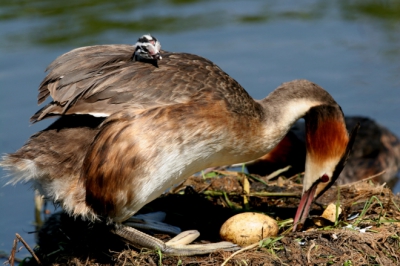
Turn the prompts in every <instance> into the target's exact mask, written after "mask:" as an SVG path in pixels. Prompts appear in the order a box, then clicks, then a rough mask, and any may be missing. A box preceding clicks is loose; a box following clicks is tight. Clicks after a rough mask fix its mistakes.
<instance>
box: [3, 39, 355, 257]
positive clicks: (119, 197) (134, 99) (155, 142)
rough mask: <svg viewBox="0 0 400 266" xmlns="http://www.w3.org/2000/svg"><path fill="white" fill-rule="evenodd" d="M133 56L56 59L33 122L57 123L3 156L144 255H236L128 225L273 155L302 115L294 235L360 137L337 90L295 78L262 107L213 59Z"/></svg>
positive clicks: (93, 51)
mask: <svg viewBox="0 0 400 266" xmlns="http://www.w3.org/2000/svg"><path fill="white" fill-rule="evenodd" d="M134 52H135V47H134V46H131V45H100V46H90V47H83V48H79V49H75V50H73V51H70V52H68V53H66V54H64V55H62V56H60V57H58V58H57V59H56V60H55V61H54V62H53V63H51V65H50V66H49V67H48V74H47V76H46V77H45V79H44V80H43V82H42V83H41V85H40V87H39V96H38V102H39V103H41V102H43V101H44V100H45V99H46V98H47V97H48V96H49V95H51V97H52V98H53V101H52V102H50V103H49V104H47V105H46V106H45V107H43V108H42V109H40V110H39V111H38V112H37V113H36V114H34V115H33V116H32V118H31V121H32V122H37V121H40V120H42V119H45V118H47V117H53V116H59V118H58V120H56V121H55V122H54V123H53V124H51V125H50V126H49V127H48V128H46V129H44V130H42V131H40V132H38V133H36V134H35V135H33V136H31V137H30V139H29V140H28V142H27V143H26V144H25V145H24V146H22V147H21V148H20V149H19V150H18V151H17V152H15V153H12V154H8V155H6V156H4V157H3V161H1V166H2V167H4V168H6V169H8V170H9V171H11V172H12V173H13V175H14V178H13V179H12V180H11V181H10V182H11V183H15V182H18V181H33V183H34V185H35V187H37V188H38V189H39V191H40V192H41V193H42V194H43V195H45V196H46V197H47V198H49V199H52V200H53V201H55V202H56V203H58V204H59V205H61V206H62V208H63V209H64V210H65V211H66V212H67V213H68V214H69V215H71V216H79V217H82V218H83V219H86V220H90V221H94V222H95V221H98V222H105V223H108V224H109V225H110V226H111V227H112V231H113V232H114V233H115V234H117V235H119V236H121V237H123V238H124V239H126V240H127V241H128V242H129V243H131V244H132V245H134V246H136V247H141V248H149V249H158V250H160V251H161V252H163V253H168V254H174V255H193V254H204V253H209V252H213V251H216V250H219V249H222V250H227V251H230V250H236V249H238V247H237V246H236V245H234V244H232V243H229V242H219V243H212V244H204V245H203V244H202V245H189V243H190V242H191V241H193V240H194V237H191V233H189V234H187V233H186V235H185V232H183V233H182V234H183V235H178V238H174V239H173V240H172V241H169V242H166V243H164V242H163V241H161V240H159V239H156V238H154V237H152V236H150V235H147V234H145V233H143V232H141V231H139V230H137V229H134V228H131V227H129V226H127V225H124V221H126V220H127V219H129V218H130V217H131V216H132V215H134V214H135V213H137V212H138V211H139V210H140V209H141V208H142V207H143V206H144V205H145V204H147V203H148V202H150V201H152V200H154V199H155V198H157V197H158V196H160V195H161V194H162V193H163V192H164V191H166V190H167V189H168V188H170V187H171V186H173V185H174V184H176V183H178V182H181V181H182V180H184V179H186V178H187V177H189V176H191V175H192V174H194V173H196V172H199V171H201V170H203V169H206V168H208V167H214V166H220V165H227V164H234V163H239V162H244V161H250V160H254V159H256V158H259V157H260V156H261V155H263V154H266V153H268V152H269V151H270V150H271V149H273V148H274V146H276V145H277V144H278V143H279V142H280V140H281V139H282V138H283V137H284V136H285V135H286V133H287V132H288V131H289V129H290V127H291V126H292V125H293V123H294V122H295V121H296V120H298V119H300V118H301V117H304V118H305V121H306V132H307V138H306V147H307V159H306V166H305V168H306V170H305V171H306V174H305V177H304V190H303V196H302V200H301V202H300V205H299V208H298V211H297V214H296V217H295V227H296V226H297V224H298V223H299V222H300V223H301V222H303V221H304V220H305V219H306V217H307V215H308V211H309V206H310V204H311V202H312V200H313V199H314V198H316V197H318V196H320V195H321V194H322V193H323V192H324V190H325V189H327V188H328V187H329V186H330V185H331V184H332V183H333V182H334V181H335V180H336V178H337V177H338V175H339V173H340V171H341V169H342V168H343V166H344V163H345V160H346V158H347V156H348V154H349V150H350V146H351V144H352V141H353V138H354V137H352V138H350V139H349V136H348V132H347V130H346V127H345V123H344V118H343V113H342V111H341V108H340V107H339V105H338V104H337V103H336V102H335V100H334V99H333V98H332V97H331V96H330V95H329V94H328V92H326V91H325V90H324V89H322V88H321V87H320V86H318V85H316V84H314V83H312V82H310V81H307V80H294V81H291V82H287V83H283V84H282V85H281V86H279V87H278V88H277V89H276V90H274V91H273V92H271V93H270V94H269V95H268V96H267V97H266V98H264V99H262V100H254V99H253V98H251V97H250V95H249V94H248V93H247V92H246V91H245V90H244V89H243V88H242V86H240V84H239V83H238V82H236V81H235V80H234V79H233V78H231V77H230V76H229V75H228V74H226V73H225V72H224V71H222V70H221V69H220V68H219V67H218V66H216V65H215V64H213V63H212V62H211V61H209V60H207V59H205V58H202V57H200V56H197V55H192V54H185V53H168V52H163V60H161V61H159V63H158V65H157V66H155V65H154V64H147V63H142V62H137V61H135V60H132V54H134ZM352 136H354V135H352ZM187 235H189V236H188V237H184V236H187ZM177 239H182V241H178V240H177Z"/></svg>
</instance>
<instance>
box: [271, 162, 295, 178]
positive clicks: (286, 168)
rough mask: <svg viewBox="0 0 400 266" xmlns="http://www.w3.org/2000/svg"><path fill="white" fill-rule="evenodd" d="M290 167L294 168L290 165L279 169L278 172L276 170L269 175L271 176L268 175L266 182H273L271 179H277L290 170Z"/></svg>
mask: <svg viewBox="0 0 400 266" xmlns="http://www.w3.org/2000/svg"><path fill="white" fill-rule="evenodd" d="M290 167H292V166H291V165H288V166H286V167H285V168H282V169H278V170H276V171H275V172H272V173H271V174H269V175H267V176H266V177H265V180H268V181H269V180H271V179H273V178H275V177H277V176H278V175H280V174H281V173H283V172H286V171H287V170H289V169H290Z"/></svg>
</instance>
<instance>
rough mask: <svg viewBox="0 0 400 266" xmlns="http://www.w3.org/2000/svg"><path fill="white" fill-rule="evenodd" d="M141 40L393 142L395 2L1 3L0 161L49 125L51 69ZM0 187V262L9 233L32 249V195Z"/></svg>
mask: <svg viewBox="0 0 400 266" xmlns="http://www.w3.org/2000/svg"><path fill="white" fill-rule="evenodd" d="M144 33H151V34H154V35H155V36H156V37H158V38H159V39H160V40H161V43H162V46H163V48H164V49H165V50H169V51H174V52H178V51H182V52H189V53H195V54H199V55H202V56H204V57H207V58H209V59H211V60H212V61H214V62H215V63H216V64H218V65H219V66H220V67H221V68H222V69H224V70H225V71H226V72H227V73H228V74H230V75H231V76H232V77H234V78H235V79H236V80H238V81H239V83H241V84H242V85H243V86H244V87H245V88H246V89H247V90H248V91H249V93H250V94H251V95H252V96H253V97H255V98H263V97H265V96H266V95H267V94H268V93H269V92H271V91H272V90H273V89H274V88H276V87H277V86H278V85H279V84H280V83H282V82H285V81H289V80H293V79H298V78H306V79H309V80H312V81H314V82H316V83H318V84H319V85H321V86H322V87H324V88H325V89H327V90H328V91H329V92H330V93H331V94H332V95H333V97H334V98H335V99H336V100H337V101H338V102H339V104H340V105H341V106H342V108H343V111H344V112H345V114H347V115H364V116H368V117H371V118H373V119H375V120H376V121H377V122H379V123H380V124H382V125H384V126H386V127H388V128H389V129H390V130H392V131H393V132H394V133H395V134H396V135H400V123H399V113H400V107H399V106H400V97H399V96H400V1H389V0H381V1H376V0H374V1H373V0H347V1H341V0H335V1H312V0H306V1H266V0H259V1H246V0H238V1H207V0H203V1H196V0H189V1H185V0H170V1H151V0H146V1H132V0H122V1H118V2H117V1H116V2H115V3H111V2H108V1H101V0H97V1H95V0H91V1H80V0H68V1H52V0H41V1H40V0H38V1H30V0H29V1H28V0H26V1H15V0H2V1H1V2H0V154H4V153H7V152H13V151H15V150H16V149H18V148H19V147H20V146H21V145H23V143H24V142H25V141H26V140H27V139H28V137H29V136H30V135H32V134H33V133H35V132H36V131H38V130H40V129H43V128H44V127H45V126H46V125H48V124H49V123H50V121H43V122H40V123H38V124H35V125H30V124H29V117H30V116H31V115H32V114H33V113H34V112H35V111H36V110H37V109H38V107H37V105H36V96H37V88H38V85H39V83H40V81H41V80H42V79H43V78H44V76H45V74H44V69H45V68H46V66H47V65H48V64H49V63H50V62H51V61H52V60H53V59H55V58H56V57H57V56H58V55H61V54H62V53H65V52H67V51H69V50H71V49H73V48H76V47H79V46H84V45H94V44H107V43H125V44H133V43H135V42H136V39H137V38H138V37H139V36H141V35H142V34H144ZM0 175H1V176H3V175H4V172H2V171H1V170H0ZM4 183H5V180H4V179H3V180H0V250H2V251H5V252H7V253H8V252H9V251H10V249H11V245H12V240H13V238H14V235H15V232H18V233H20V234H21V236H22V237H23V238H24V239H25V240H26V241H27V242H28V243H29V244H30V245H31V246H32V247H33V246H34V243H35V241H34V236H33V235H32V234H28V232H29V231H32V230H34V227H33V225H32V223H33V192H32V191H31V190H30V186H29V185H16V186H6V187H3V184H4ZM396 190H397V191H399V189H398V188H396ZM26 255H28V253H27V251H26V250H22V251H21V252H20V253H19V254H18V257H24V256H26ZM0 262H1V260H0Z"/></svg>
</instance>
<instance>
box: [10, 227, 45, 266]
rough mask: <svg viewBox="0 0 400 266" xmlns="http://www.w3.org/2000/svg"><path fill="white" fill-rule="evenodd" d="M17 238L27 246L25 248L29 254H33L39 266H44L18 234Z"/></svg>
mask: <svg viewBox="0 0 400 266" xmlns="http://www.w3.org/2000/svg"><path fill="white" fill-rule="evenodd" d="M15 236H16V238H18V240H19V241H20V242H21V243H22V244H23V245H24V246H25V248H26V249H27V250H28V251H29V253H31V255H32V257H33V258H34V259H35V260H36V262H37V264H39V265H42V263H41V262H40V260H39V258H38V257H37V256H36V254H35V252H34V251H33V250H32V249H31V247H30V246H29V245H28V243H26V242H25V240H24V239H23V238H22V237H21V236H20V235H19V234H18V233H16V234H15Z"/></svg>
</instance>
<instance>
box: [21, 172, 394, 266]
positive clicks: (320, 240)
mask: <svg viewBox="0 0 400 266" xmlns="http://www.w3.org/2000/svg"><path fill="white" fill-rule="evenodd" d="M297 179H298V178H297V177H295V178H294V179H293V178H292V179H289V180H285V179H282V178H278V180H277V181H273V182H271V181H268V180H266V179H263V178H262V177H254V176H249V175H245V174H241V173H237V172H220V173H217V174H208V177H207V176H206V177H204V176H203V177H194V176H193V177H190V178H189V179H188V180H186V181H185V182H184V183H182V184H181V185H179V186H178V187H175V188H174V189H171V190H170V192H168V193H166V194H165V195H163V196H162V197H160V198H159V199H157V200H155V201H153V202H151V203H150V204H148V205H147V206H145V207H144V208H143V210H142V211H143V212H151V211H164V212H166V213H167V220H166V221H165V222H167V223H170V224H172V225H175V226H179V227H181V229H182V230H189V229H196V230H199V231H200V233H201V235H200V238H199V239H198V240H196V242H197V243H208V242H216V241H219V240H220V239H219V235H218V232H219V228H220V226H221V225H222V224H223V223H224V222H225V221H226V220H227V219H228V218H229V217H231V216H233V215H234V214H237V213H238V212H243V211H258V212H264V213H266V214H268V215H269V216H272V217H274V218H275V219H277V220H278V221H282V220H284V219H288V218H291V217H293V216H294V214H295V211H296V208H297V205H298V202H299V199H300V195H301V185H300V184H299V183H298V182H299V181H300V180H297ZM338 199H339V200H340V205H341V207H342V209H343V212H342V214H341V216H340V217H339V219H338V221H337V223H336V225H333V224H329V225H328V226H325V227H323V228H317V227H316V225H314V224H313V223H312V219H309V220H308V222H306V224H305V225H304V227H303V230H305V231H304V232H297V233H291V232H290V227H289V226H290V224H288V223H286V224H285V225H282V227H281V229H280V234H279V238H276V239H272V240H271V239H269V240H266V241H263V243H262V244H259V245H257V244H256V245H254V247H253V248H250V249H248V250H244V251H241V252H238V253H237V254H235V255H234V256H232V253H231V252H216V253H212V254H209V255H201V256H191V257H175V256H168V255H164V254H159V253H158V252H156V251H148V250H137V249H135V248H133V247H131V246H128V245H127V244H126V243H124V242H123V241H122V240H121V239H119V238H118V237H116V236H114V235H112V234H111V233H109V232H108V231H107V227H106V226H104V225H101V224H88V223H86V222H83V221H78V220H75V219H73V218H70V217H68V216H67V215H65V214H62V213H56V214H54V215H53V216H51V217H50V219H48V221H47V222H46V224H45V225H44V226H43V227H42V229H41V230H40V231H39V234H38V237H39V240H38V247H36V248H35V253H36V255H37V256H38V257H39V259H40V260H41V261H42V263H43V264H45V265H220V264H222V263H226V264H225V265H307V264H311V265H328V264H329V265H331V264H333V265H373V264H380V265H399V264H400V241H399V239H400V224H399V222H398V221H399V220H400V209H399V206H400V198H399V197H398V196H394V195H393V193H392V192H391V190H390V189H388V188H386V187H385V186H384V185H377V184H373V183H371V182H370V181H365V182H358V183H357V184H354V185H344V186H341V187H339V189H338V188H337V187H333V188H331V189H330V190H328V191H327V192H326V193H325V194H324V196H323V197H321V198H320V199H319V200H318V201H317V203H316V204H313V206H312V211H311V215H320V214H321V213H322V211H323V209H324V206H326V205H327V204H328V203H331V202H337V201H338ZM354 214H358V215H359V216H358V217H357V218H355V219H351V218H350V217H351V216H354ZM282 224H284V223H282ZM349 225H350V226H349ZM346 226H347V227H348V228H345V227H346ZM370 226H371V227H370ZM367 227H370V228H369V229H368V230H367V229H365V228H367ZM362 229H364V230H365V231H366V232H363V231H364V230H362ZM155 236H156V237H158V238H160V239H162V240H164V241H166V240H168V239H170V238H171V236H168V235H163V234H158V235H157V234H156V235H155ZM35 264H36V261H35V260H34V259H30V261H29V263H28V265H35Z"/></svg>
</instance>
